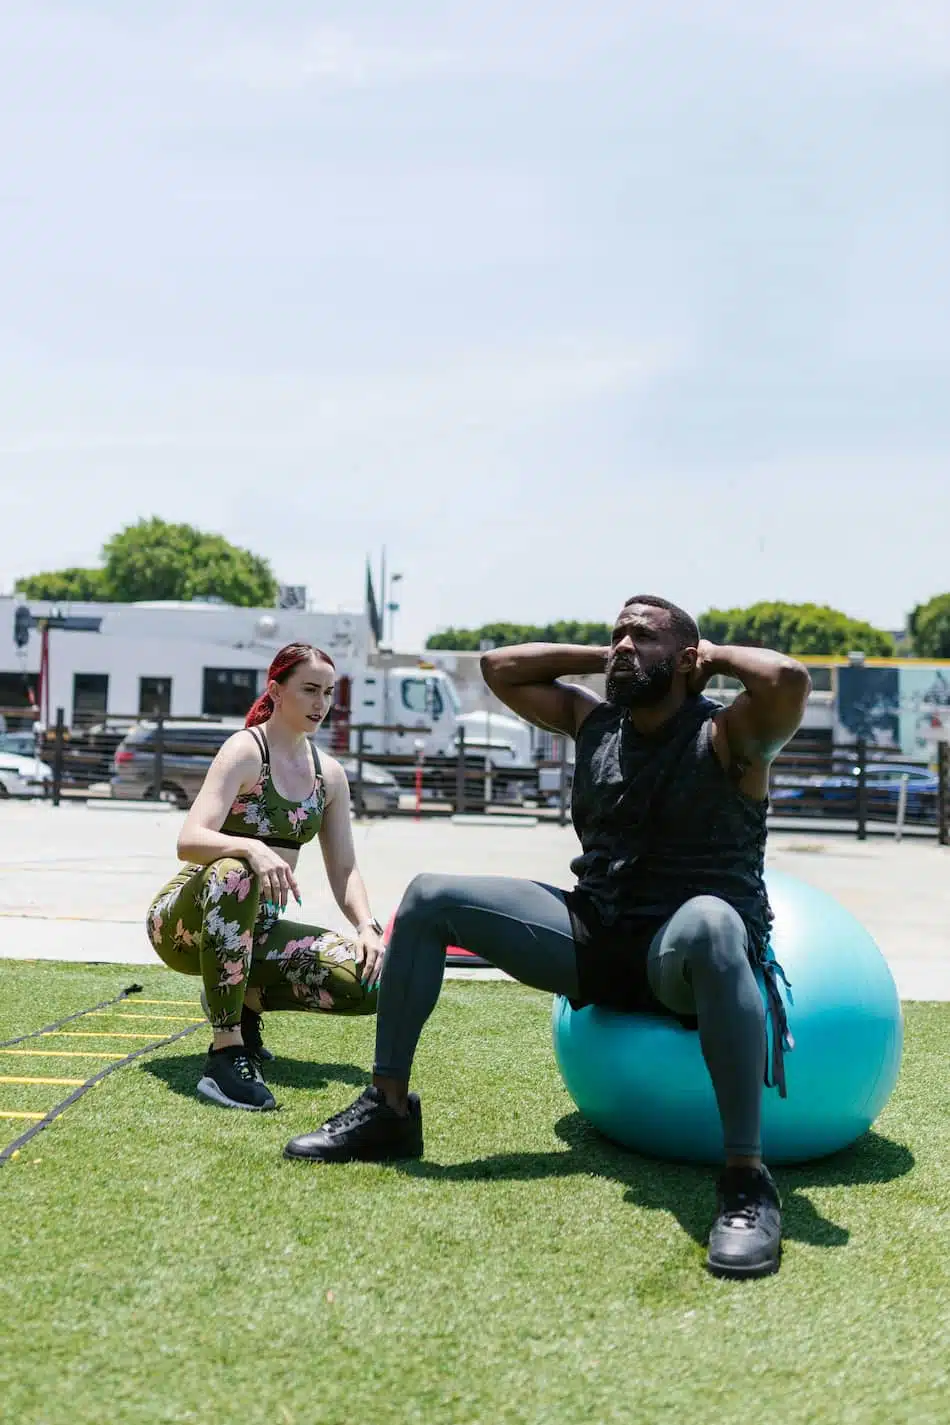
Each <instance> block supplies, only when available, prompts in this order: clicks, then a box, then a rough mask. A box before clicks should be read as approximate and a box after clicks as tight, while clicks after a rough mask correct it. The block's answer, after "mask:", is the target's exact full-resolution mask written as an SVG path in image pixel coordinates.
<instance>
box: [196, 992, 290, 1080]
mask: <svg viewBox="0 0 950 1425" xmlns="http://www.w3.org/2000/svg"><path fill="white" fill-rule="evenodd" d="M199 999H200V1001H201V1008H202V1009H203V1010H204V1015H205V1019H208V1020H210V1019H211V1011H210V1009H209V1008H208V997H207V995H206V994H205V992H204V990H202V991H201V994H200V995H199ZM263 1023H264V1021H263V1020H262V1019H261V1016H260V1015H259V1014H257V1013H256V1012H255V1011H254V1010H253V1009H248V1007H247V1005H246V1004H245V1005H242V1006H241V1038H242V1039H243V1040H244V1047H245V1049H246V1050H247V1052H248V1053H249V1054H250V1056H251V1058H252V1059H253V1060H254V1062H255V1063H256V1064H257V1067H258V1068H260V1066H261V1064H266V1063H269V1062H270V1061H271V1060H272V1059H273V1057H274V1056H273V1054H272V1053H271V1051H270V1050H269V1049H267V1048H265V1046H264V1040H263V1038H262V1028H263Z"/></svg>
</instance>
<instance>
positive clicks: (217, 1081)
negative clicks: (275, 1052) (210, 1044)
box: [198, 1044, 277, 1113]
mask: <svg viewBox="0 0 950 1425" xmlns="http://www.w3.org/2000/svg"><path fill="white" fill-rule="evenodd" d="M198 1093H199V1094H200V1095H201V1097H202V1098H203V1099H207V1101H208V1102H209V1103H216V1104H217V1105H218V1106H219V1108H244V1109H248V1110H250V1112H251V1113H263V1112H265V1111H266V1110H267V1109H271V1108H276V1107H277V1104H276V1103H275V1102H274V1095H273V1094H272V1093H271V1091H270V1089H269V1088H268V1087H267V1085H266V1084H265V1083H264V1080H263V1079H262V1078H261V1076H260V1074H259V1073H258V1072H257V1069H256V1067H255V1064H254V1061H253V1059H252V1058H251V1056H250V1055H249V1054H248V1052H247V1050H246V1049H245V1048H244V1045H243V1044H229V1045H228V1046H227V1047H226V1048H224V1049H214V1048H209V1050H208V1057H207V1059H205V1064H204V1072H203V1074H202V1076H201V1078H200V1079H199V1080H198Z"/></svg>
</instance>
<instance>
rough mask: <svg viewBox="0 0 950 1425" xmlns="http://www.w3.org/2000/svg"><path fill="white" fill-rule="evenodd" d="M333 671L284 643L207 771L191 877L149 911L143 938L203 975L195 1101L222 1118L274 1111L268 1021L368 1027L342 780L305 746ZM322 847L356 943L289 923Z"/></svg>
mask: <svg viewBox="0 0 950 1425" xmlns="http://www.w3.org/2000/svg"><path fill="white" fill-rule="evenodd" d="M334 673H335V668H334V663H333V660H332V658H330V657H329V655H328V654H326V653H323V652H322V651H321V650H320V649H319V648H313V647H311V646H310V644H307V643H290V644H288V645H287V647H286V648H282V649H281V650H280V652H279V653H278V654H277V656H276V658H275V659H274V661H273V663H272V664H271V666H270V668H269V670H268V674H267V677H268V682H267V690H266V692H265V693H264V695H263V696H262V697H260V698H258V700H257V702H256V703H255V704H254V706H253V707H252V708H251V711H250V712H249V713H248V715H247V727H246V730H245V731H241V732H236V733H235V734H234V736H233V737H229V738H228V740H227V742H225V744H224V746H223V747H222V748H221V750H220V752H219V753H218V755H217V756H216V757H215V759H214V761H213V762H212V764H211V766H210V767H209V769H208V774H207V776H206V777H205V780H204V783H203V785H202V788H201V791H200V792H199V793H198V796H197V797H196V798H195V802H194V805H193V806H192V808H191V810H190V812H189V813H188V816H187V818H186V819H185V823H184V825H183V826H182V829H181V834H180V835H179V837H178V855H179V857H180V858H181V859H182V860H183V861H186V862H187V863H188V864H187V865H186V866H185V867H184V869H183V870H181V871H179V873H178V875H177V876H175V877H174V879H173V880H171V881H169V883H168V885H167V886H165V888H164V889H163V890H162V891H160V892H159V894H158V895H157V896H156V898H155V900H154V901H153V902H152V904H151V907H150V908H149V912H148V919H147V927H148V933H149V938H150V939H151V942H152V944H153V945H154V947H155V949H156V951H157V952H158V954H159V955H160V956H161V958H162V959H163V960H164V961H165V964H166V965H168V966H170V967H171V969H173V970H179V971H180V972H181V973H182V974H185V975H200V976H201V978H202V980H203V982H204V994H203V995H202V1004H203V1006H204V1008H205V1012H206V1013H207V1015H208V1018H209V1020H210V1021H211V1026H212V1029H213V1031H214V1040H213V1043H212V1045H211V1047H210V1049H209V1051H208V1057H207V1059H206V1060H205V1064H204V1069H203V1072H202V1076H201V1078H200V1079H199V1081H198V1093H199V1094H200V1095H201V1097H202V1098H205V1099H207V1100H208V1101H209V1102H210V1103H215V1104H219V1105H221V1106H222V1107H224V1108H243V1109H251V1110H257V1111H260V1110H262V1109H271V1108H274V1107H275V1106H276V1105H275V1103H274V1097H273V1095H272V1093H271V1092H270V1090H269V1089H268V1088H267V1085H266V1084H265V1083H264V1079H263V1075H262V1073H261V1061H262V1060H263V1059H264V1058H271V1057H272V1055H270V1054H268V1052H267V1050H266V1049H265V1048H264V1046H263V1043H262V1040H261V1018H260V1017H261V1011H262V1010H282V1009H287V1010H289V1009H295V1010H320V1011H323V1012H325V1013H331V1014H373V1013H374V1012H375V1010H376V987H377V983H378V981H379V975H380V971H381V970H382V956H383V948H384V947H383V942H382V928H381V927H380V925H379V922H378V921H377V920H376V919H374V917H373V915H372V912H371V911H370V908H369V902H368V900H367V896H366V888H365V886H364V885H363V880H362V877H361V876H360V873H359V871H358V869H357V866H356V854H355V851H354V849H353V837H352V832H351V828H350V794H349V787H348V785H347V781H346V775H345V773H344V771H343V768H342V767H341V766H340V764H339V763H338V762H337V761H335V759H334V758H332V757H328V756H326V755H323V756H320V755H318V753H317V750H316V748H315V747H314V745H313V744H312V743H311V742H310V741H309V740H308V737H309V735H311V734H313V733H314V732H316V730H317V728H318V727H319V726H320V724H321V723H322V722H323V719H324V718H325V717H326V715H327V713H328V711H329V709H330V705H331V702H332V697H333V683H334ZM317 835H319V837H320V847H321V850H322V852H323V860H324V865H325V866H326V870H327V876H328V878H329V881H330V887H331V889H332V891H333V895H334V897H335V899H336V902H337V904H338V905H339V907H340V909H341V910H342V911H343V914H344V915H345V916H346V918H347V920H349V921H350V923H351V924H352V925H354V926H355V927H356V939H355V940H347V939H345V938H344V937H343V936H341V935H338V934H337V933H336V932H335V931H332V930H322V929H320V928H319V927H317V926H312V925H301V924H298V923H295V922H294V921H289V920H285V921H281V920H280V919H279V917H280V913H281V911H283V910H284V909H285V908H286V905H287V900H288V897H289V896H291V895H292V896H293V897H294V898H295V899H296V901H297V904H298V905H299V904H300V903H301V902H300V893H299V891H298V889H297V882H296V879H295V877H294V870H295V867H296V864H297V856H298V854H299V851H300V848H301V847H302V846H305V845H306V843H307V842H308V841H312V840H313V838H314V837H315V836H317Z"/></svg>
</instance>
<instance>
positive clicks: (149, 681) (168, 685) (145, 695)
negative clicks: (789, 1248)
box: [139, 678, 172, 717]
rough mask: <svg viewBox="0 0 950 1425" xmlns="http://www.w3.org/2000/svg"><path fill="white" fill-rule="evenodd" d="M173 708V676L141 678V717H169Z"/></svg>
mask: <svg viewBox="0 0 950 1425" xmlns="http://www.w3.org/2000/svg"><path fill="white" fill-rule="evenodd" d="M171 710H172V680H171V678H140V679H139V717H157V716H158V714H159V713H161V715H162V717H169V716H170V715H171Z"/></svg>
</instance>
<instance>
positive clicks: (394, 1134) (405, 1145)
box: [284, 1088, 422, 1163]
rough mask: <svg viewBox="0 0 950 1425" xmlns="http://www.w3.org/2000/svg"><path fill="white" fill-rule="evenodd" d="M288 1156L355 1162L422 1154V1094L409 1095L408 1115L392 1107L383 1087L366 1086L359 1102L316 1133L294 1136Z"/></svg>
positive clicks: (378, 1160)
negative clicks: (380, 1088) (381, 1089)
mask: <svg viewBox="0 0 950 1425" xmlns="http://www.w3.org/2000/svg"><path fill="white" fill-rule="evenodd" d="M284 1157H285V1158H307V1159H309V1160H310V1161H311V1162H314V1163H351V1162H353V1161H354V1159H357V1158H359V1159H362V1160H364V1161H368V1162H382V1161H384V1160H385V1159H387V1158H421V1157H422V1108H421V1106H420V1104H419V1096H418V1094H414V1093H411V1094H410V1095H409V1113H408V1115H407V1116H406V1117H405V1118H404V1117H403V1116H402V1115H401V1114H399V1113H397V1112H396V1111H395V1109H392V1108H390V1107H389V1105H388V1103H387V1102H386V1100H385V1098H384V1097H383V1095H382V1093H381V1091H380V1090H379V1089H377V1088H368V1089H364V1090H363V1092H362V1093H361V1094H360V1096H359V1098H358V1099H357V1100H356V1102H355V1103H351V1104H350V1106H349V1108H344V1110H343V1112H342V1113H335V1114H334V1115H333V1117H332V1118H329V1119H327V1121H326V1123H325V1124H324V1125H323V1127H322V1128H318V1129H317V1131H316V1133H304V1134H301V1136H300V1137H299V1138H291V1140H290V1142H289V1143H288V1144H287V1147H286V1148H285V1149H284Z"/></svg>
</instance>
